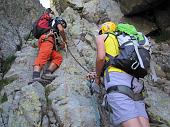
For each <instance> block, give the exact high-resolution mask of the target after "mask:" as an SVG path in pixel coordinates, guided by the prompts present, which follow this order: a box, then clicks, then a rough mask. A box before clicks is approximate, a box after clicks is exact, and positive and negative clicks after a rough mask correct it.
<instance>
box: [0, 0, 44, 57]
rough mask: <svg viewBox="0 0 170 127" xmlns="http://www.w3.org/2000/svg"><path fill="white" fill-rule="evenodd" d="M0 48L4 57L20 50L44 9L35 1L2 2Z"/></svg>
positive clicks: (7, 0) (0, 11) (12, 0)
mask: <svg viewBox="0 0 170 127" xmlns="http://www.w3.org/2000/svg"><path fill="white" fill-rule="evenodd" d="M0 3H1V4H0V19H1V22H0V47H1V52H2V53H3V54H4V57H8V56H9V55H12V54H14V53H15V52H16V50H20V48H21V46H22V43H24V38H25V37H26V35H28V34H29V31H30V30H31V27H32V22H33V21H35V19H36V18H37V17H38V16H39V15H40V14H41V12H42V10H43V7H42V5H41V4H40V3H39V1H34V0H25V1H23V0H5V1H4V0H0Z"/></svg>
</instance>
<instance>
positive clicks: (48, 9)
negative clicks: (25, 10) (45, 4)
mask: <svg viewBox="0 0 170 127" xmlns="http://www.w3.org/2000/svg"><path fill="white" fill-rule="evenodd" d="M45 12H47V13H51V14H54V12H53V11H52V10H51V8H47V9H46V10H45Z"/></svg>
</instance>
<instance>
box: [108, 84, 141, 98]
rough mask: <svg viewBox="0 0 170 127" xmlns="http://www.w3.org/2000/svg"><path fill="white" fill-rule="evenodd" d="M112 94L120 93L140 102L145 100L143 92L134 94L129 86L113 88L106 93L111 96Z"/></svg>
mask: <svg viewBox="0 0 170 127" xmlns="http://www.w3.org/2000/svg"><path fill="white" fill-rule="evenodd" d="M111 92H118V93H122V94H125V95H127V96H128V97H130V98H132V99H133V100H134V101H139V100H143V99H144V97H143V95H142V92H141V93H138V94H134V92H133V90H132V89H131V88H129V87H128V86H123V85H116V86H111V87H109V88H108V89H107V90H106V93H107V94H109V93H111Z"/></svg>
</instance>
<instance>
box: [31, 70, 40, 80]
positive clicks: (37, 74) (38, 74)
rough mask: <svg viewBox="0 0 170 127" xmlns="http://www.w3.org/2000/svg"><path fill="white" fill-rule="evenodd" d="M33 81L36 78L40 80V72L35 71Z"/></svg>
mask: <svg viewBox="0 0 170 127" xmlns="http://www.w3.org/2000/svg"><path fill="white" fill-rule="evenodd" d="M32 78H33V79H35V78H40V72H38V71H34V72H33V77H32Z"/></svg>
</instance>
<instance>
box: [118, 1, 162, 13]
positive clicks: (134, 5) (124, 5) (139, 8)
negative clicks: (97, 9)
mask: <svg viewBox="0 0 170 127" xmlns="http://www.w3.org/2000/svg"><path fill="white" fill-rule="evenodd" d="M118 1H119V4H120V8H121V10H122V12H123V14H125V15H132V14H136V13H139V12H143V11H145V10H147V9H149V8H154V7H155V6H156V5H159V4H160V3H161V2H163V1H160V0H147V1H146V0H138V1H136V0H118Z"/></svg>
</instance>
